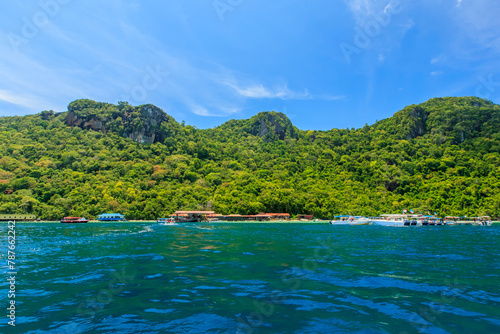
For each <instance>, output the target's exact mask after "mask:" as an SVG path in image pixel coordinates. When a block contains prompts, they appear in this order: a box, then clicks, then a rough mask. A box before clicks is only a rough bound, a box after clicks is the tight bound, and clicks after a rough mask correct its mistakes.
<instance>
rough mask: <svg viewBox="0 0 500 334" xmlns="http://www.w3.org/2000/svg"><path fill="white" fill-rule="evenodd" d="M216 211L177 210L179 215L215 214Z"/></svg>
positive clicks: (176, 212)
mask: <svg viewBox="0 0 500 334" xmlns="http://www.w3.org/2000/svg"><path fill="white" fill-rule="evenodd" d="M214 213H215V211H175V214H176V215H179V214H187V215H189V214H192V215H210V214H214Z"/></svg>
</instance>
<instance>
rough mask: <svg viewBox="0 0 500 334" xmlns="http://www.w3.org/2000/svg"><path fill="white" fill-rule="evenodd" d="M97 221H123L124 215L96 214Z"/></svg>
mask: <svg viewBox="0 0 500 334" xmlns="http://www.w3.org/2000/svg"><path fill="white" fill-rule="evenodd" d="M97 220H99V221H124V220H126V219H125V216H124V215H122V214H120V213H103V214H101V215H99V216H97Z"/></svg>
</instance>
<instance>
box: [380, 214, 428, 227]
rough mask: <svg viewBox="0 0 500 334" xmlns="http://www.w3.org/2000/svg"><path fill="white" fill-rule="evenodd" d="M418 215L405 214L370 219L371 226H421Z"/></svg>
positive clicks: (385, 215)
mask: <svg viewBox="0 0 500 334" xmlns="http://www.w3.org/2000/svg"><path fill="white" fill-rule="evenodd" d="M418 218H421V216H420V215H405V214H394V215H391V214H384V215H380V217H378V218H374V219H372V222H373V225H379V226H396V227H404V226H422V221H421V220H420V221H419V219H418Z"/></svg>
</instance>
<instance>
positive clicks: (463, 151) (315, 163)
mask: <svg viewBox="0 0 500 334" xmlns="http://www.w3.org/2000/svg"><path fill="white" fill-rule="evenodd" d="M325 122H332V123H334V122H333V121H332V120H325ZM499 129H500V106H498V105H495V104H493V103H492V102H490V101H486V100H483V99H479V98H475V97H463V98H436V99H432V100H429V101H427V102H425V103H423V104H420V105H411V106H408V107H406V108H404V109H403V110H401V111H398V112H396V113H395V114H394V116H393V117H390V118H388V119H385V120H382V121H379V122H377V123H375V124H374V125H371V126H368V125H366V126H364V127H363V128H360V129H351V130H349V129H332V130H330V131H301V130H299V129H297V128H296V127H295V126H293V124H292V123H291V122H290V120H289V119H288V118H287V117H286V116H285V115H284V114H282V113H276V112H263V113H259V114H257V115H255V116H254V117H252V118H250V119H248V120H232V121H229V122H226V123H224V124H222V125H221V126H219V127H216V128H213V129H196V128H195V127H192V126H189V125H184V124H180V123H178V122H177V121H175V120H174V119H173V118H172V117H171V116H169V115H167V114H166V113H164V112H163V111H162V110H161V109H160V108H157V107H155V106H153V105H142V106H137V107H134V106H131V105H129V104H128V103H124V102H120V103H119V104H118V105H112V104H107V103H98V102H94V101H91V100H77V101H74V102H72V103H70V105H69V106H68V111H66V112H62V113H54V112H53V111H43V112H41V113H39V114H36V115H29V116H23V117H2V118H0V140H1V143H2V145H0V213H23V212H25V213H34V214H36V215H37V216H39V217H41V218H42V219H60V218H61V217H63V216H85V217H87V218H95V217H96V216H97V215H98V214H100V213H103V212H121V213H123V214H125V215H126V217H127V218H129V219H154V218H156V217H164V216H166V215H168V214H170V213H172V212H173V211H175V210H179V209H184V210H190V209H212V210H215V211H216V212H218V213H222V214H229V213H239V214H255V213H258V212H289V213H291V214H292V215H293V214H301V213H308V214H314V215H315V216H316V217H319V218H330V217H332V216H333V215H334V214H359V215H377V214H381V213H398V212H401V211H402V210H403V209H413V210H414V211H415V212H417V213H418V212H422V213H425V214H427V212H431V213H433V212H434V211H435V212H437V213H438V214H439V215H448V214H450V215H467V216H472V215H491V216H493V217H499V216H500V167H499V166H500V154H499V152H500V130H499Z"/></svg>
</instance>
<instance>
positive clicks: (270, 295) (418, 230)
mask: <svg viewBox="0 0 500 334" xmlns="http://www.w3.org/2000/svg"><path fill="white" fill-rule="evenodd" d="M12 230H14V233H15V239H14V238H8V235H9V231H12ZM0 231H1V232H0V252H1V254H0V268H1V271H2V276H3V277H2V279H1V284H0V303H1V305H2V307H1V309H2V312H3V313H4V314H3V315H2V320H1V322H0V333H30V334H35V333H37V334H38V333H55V334H67V333H71V334H73V333H300V334H305V333H398V334H408V333H439V334H441V333H442V334H445V333H468V334H470V333H500V287H499V285H500V226H499V225H495V224H494V225H493V226H490V227H488V226H428V227H425V226H423V227H405V228H398V227H383V226H331V225H329V224H324V223H216V222H214V223H186V224H175V225H160V224H157V223H155V222H150V223H127V222H118V223H88V224H57V223H16V225H15V226H12V225H11V226H10V227H9V225H8V224H7V223H2V224H0ZM10 235H11V236H13V233H12V232H11V233H10ZM9 247H10V250H11V253H9ZM14 253H15V254H14ZM9 256H10V259H9ZM8 261H11V262H8ZM13 273H14V274H13ZM12 278H14V280H12ZM12 289H14V290H12ZM12 291H14V293H13V294H14V296H13V295H12ZM12 301H14V304H12ZM11 305H14V308H15V309H14V310H12V306H11ZM9 307H10V308H11V310H9ZM12 311H13V312H14V313H12Z"/></svg>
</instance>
